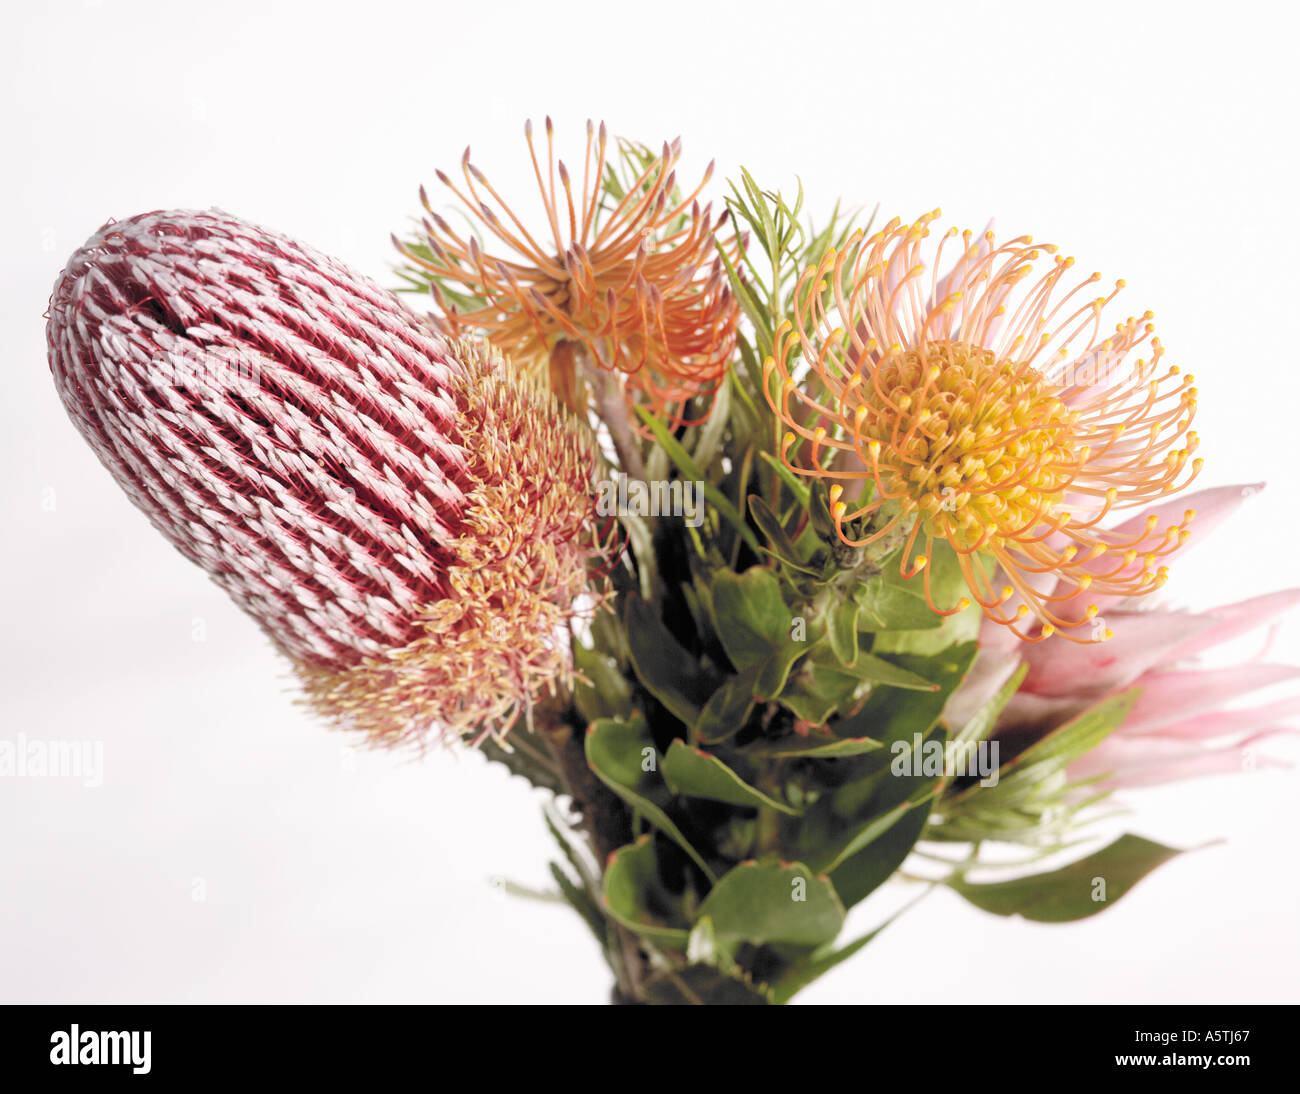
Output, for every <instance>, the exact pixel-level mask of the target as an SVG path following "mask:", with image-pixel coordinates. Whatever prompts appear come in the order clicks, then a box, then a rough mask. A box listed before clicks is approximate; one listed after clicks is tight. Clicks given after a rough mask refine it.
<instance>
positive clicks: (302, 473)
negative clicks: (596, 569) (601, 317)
mask: <svg viewBox="0 0 1300 1094" xmlns="http://www.w3.org/2000/svg"><path fill="white" fill-rule="evenodd" d="M47 340H48V348H49V360H50V368H51V371H52V373H53V375H54V380H55V383H56V385H57V387H58V390H59V394H60V396H61V398H62V400H63V403H64V406H65V407H66V409H67V411H68V414H69V415H70V416H71V418H72V420H73V422H74V424H75V425H76V426H77V428H78V430H79V431H80V432H81V433H82V435H83V436H84V437H85V439H86V440H87V441H88V442H89V443H90V445H91V447H92V448H93V449H94V450H95V453H96V454H97V455H98V456H99V458H100V460H101V462H103V464H104V465H105V466H106V467H107V468H108V469H109V471H110V472H111V473H112V474H113V477H114V478H115V479H116V480H117V482H118V484H119V485H120V486H121V487H122V488H123V489H124V490H125V491H126V493H127V495H128V496H129V497H130V498H131V500H132V501H133V502H134V503H135V504H136V505H137V506H138V507H139V508H141V509H142V510H144V512H145V513H146V514H147V515H148V517H149V518H150V520H151V521H152V522H153V523H154V525H155V526H156V527H157V528H158V529H159V530H160V531H161V532H162V533H163V534H164V535H165V536H166V537H167V538H168V539H169V540H170V541H171V542H172V544H173V545H174V546H175V547H176V548H177V549H178V550H180V551H181V553H182V554H184V555H185V556H186V557H188V558H189V559H191V560H192V561H194V562H196V563H197V564H198V565H199V566H201V567H202V568H203V569H204V570H206V571H207V572H208V574H209V575H210V576H211V577H212V579H213V580H214V581H215V582H216V583H217V584H218V585H220V586H221V587H222V588H224V589H225V590H226V591H227V592H228V593H229V594H230V595H231V596H232V597H233V598H234V600H235V602H236V603H237V604H239V606H240V607H241V608H243V609H244V610H245V611H246V612H248V614H249V615H251V616H252V617H253V618H254V619H255V620H256V621H257V622H258V623H259V624H260V625H261V626H262V627H263V629H264V630H265V631H266V632H267V634H269V635H270V637H271V638H272V640H273V641H274V642H275V644H276V645H277V646H278V647H279V648H280V650H282V651H283V652H284V653H285V654H286V655H287V656H288V657H289V658H290V659H291V661H292V662H293V664H294V666H295V667H296V669H297V671H298V673H299V675H300V677H301V678H302V680H303V682H304V685H305V689H306V693H307V696H308V698H309V700H310V702H311V703H312V705H314V706H315V707H316V708H317V709H318V710H320V711H322V712H324V713H326V714H327V715H329V716H331V717H332V718H334V719H335V720H337V721H338V722H339V723H340V724H343V725H345V726H348V727H351V728H357V729H361V730H365V731H366V732H368V733H369V734H371V735H372V737H373V738H375V739H377V740H383V741H394V740H409V739H421V738H423V737H424V736H425V735H426V734H427V733H429V732H433V733H435V734H440V735H469V736H473V737H475V738H481V737H482V736H484V735H486V734H494V735H500V734H501V733H503V732H504V731H505V729H507V728H508V727H509V726H510V724H511V723H512V722H513V721H514V719H515V717H516V716H517V714H518V713H519V712H520V711H521V710H523V709H526V708H527V707H528V706H529V705H530V704H531V703H532V702H533V701H534V700H535V699H536V698H537V697H538V695H539V694H540V692H541V691H542V690H543V689H544V688H545V687H547V686H548V685H549V684H550V683H551V681H552V680H554V679H556V678H557V677H558V678H561V679H563V678H564V677H565V676H566V674H567V673H568V671H569V667H568V660H567V659H568V651H567V643H566V642H565V641H564V636H563V632H564V630H565V627H566V625H567V624H568V623H569V621H570V619H571V617H572V616H573V615H574V613H575V612H576V611H578V610H579V605H581V604H582V603H583V602H584V601H586V602H590V597H587V596H586V595H585V592H586V588H587V570H588V566H587V564H588V561H589V559H590V558H591V557H592V555H593V553H594V551H595V545H594V543H593V540H592V531H591V523H590V520H589V518H590V515H591V508H592V507H591V500H590V481H591V475H592V472H593V454H592V450H591V448H590V447H589V445H588V442H587V440H586V439H585V438H584V437H583V435H582V434H581V433H580V432H579V430H578V428H577V427H576V426H574V425H572V424H570V423H569V422H567V421H566V420H565V419H563V418H562V417H560V415H559V412H558V411H557V410H556V408H555V407H554V405H553V403H552V401H551V399H550V397H549V396H548V395H546V394H545V393H543V392H541V391H539V390H538V389H537V387H536V386H535V385H532V384H530V383H528V382H526V381H524V380H522V379H520V378H518V377H516V376H514V375H513V374H512V373H510V372H509V371H508V370H507V369H506V368H505V366H504V364H503V362H502V361H501V360H500V358H499V356H498V355H495V354H492V353H490V352H487V351H486V350H484V349H482V348H476V347H472V346H470V345H468V344H460V345H457V344H454V343H451V342H448V341H445V340H444V339H442V338H440V337H438V336H436V335H435V334H433V333H432V332H431V331H430V330H428V329H427V328H426V327H425V326H424V325H423V324H422V323H421V322H420V321H418V320H417V319H416V318H415V317H414V316H413V315H412V314H411V313H410V312H409V311H407V310H406V309H405V308H404V307H403V306H402V305H401V304H400V303H398V302H397V301H396V300H395V298H393V297H392V296H391V295H390V294H388V293H387V292H385V291H384V290H382V289H380V288H378V287H377V286H375V285H374V284H372V283H371V282H369V281H367V280H365V279H363V278H360V277H358V276H356V275H355V274H353V273H351V272H350V271H349V270H348V269H347V268H346V267H344V266H343V265H341V264H340V263H338V262H335V261H334V260H332V259H330V258H327V257H325V256H324V255H321V254H319V253H317V252H315V251H313V250H310V249H309V248H307V247H304V246H301V245H299V244H297V243H295V242H293V241H292V240H289V239H286V238H284V237H283V236H280V235H276V234H274V233H272V232H267V231H264V230H262V229H260V228H257V227H255V226H253V225H250V224H247V223H245V222H243V221H240V220H237V219H235V218H234V217H230V216H226V215H224V214H221V213H216V212H212V213H197V212H164V213H151V214H147V215H144V216H139V217H135V218H133V219H131V220H127V221H123V222H120V223H110V224H108V225H107V226H105V227H104V228H103V229H101V230H100V231H99V232H98V233H97V234H96V235H94V236H92V237H91V239H90V240H89V241H88V242H87V243H86V245H85V246H84V247H83V248H82V249H81V250H80V251H78V252H77V253H76V254H75V255H74V256H73V257H72V259H71V260H70V261H69V263H68V265H67V268H66V269H65V270H64V271H63V273H62V275H61V276H60V278H59V280H58V283H57V284H56V286H55V289H54V293H53V297H52V299H51V302H50V311H49V323H48V327H47Z"/></svg>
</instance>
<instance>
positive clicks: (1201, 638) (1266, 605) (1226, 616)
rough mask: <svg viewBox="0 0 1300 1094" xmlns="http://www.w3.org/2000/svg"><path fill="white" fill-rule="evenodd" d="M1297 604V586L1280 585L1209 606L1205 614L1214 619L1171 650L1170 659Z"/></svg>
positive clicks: (1240, 631) (1257, 624) (1229, 636)
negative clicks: (1202, 629)
mask: <svg viewBox="0 0 1300 1094" xmlns="http://www.w3.org/2000/svg"><path fill="white" fill-rule="evenodd" d="M1296 604H1300V589H1283V590H1281V591H1280V592H1276V593H1268V594H1266V595H1264V596H1255V597H1251V598H1250V599H1249V600H1239V601H1238V602H1237V603H1235V604H1225V605H1223V606H1222V607H1219V608H1213V609H1211V610H1210V611H1208V612H1206V613H1205V614H1206V615H1207V616H1209V617H1212V618H1213V619H1214V621H1215V622H1214V626H1212V627H1210V628H1209V629H1208V630H1205V631H1202V632H1201V633H1200V634H1198V635H1197V636H1196V637H1195V638H1193V639H1191V640H1190V641H1188V642H1185V643H1183V644H1182V645H1181V646H1179V647H1177V648H1176V649H1174V650H1172V651H1171V653H1170V658H1171V660H1180V661H1181V660H1184V659H1186V658H1188V657H1195V656H1196V655H1197V654H1198V653H1201V652H1202V651H1204V650H1207V649H1210V648H1211V647H1212V646H1218V645H1220V644H1222V643H1224V642H1228V641H1231V640H1232V639H1234V638H1237V637H1239V636H1241V635H1243V634H1247V633H1249V632H1250V631H1252V630H1254V629H1255V628H1256V627H1260V626H1263V625H1264V624H1265V623H1269V622H1271V621H1272V620H1274V619H1276V618H1277V617H1278V616H1279V615H1281V614H1282V613H1283V612H1287V611H1290V610H1291V608H1293V607H1295V605H1296Z"/></svg>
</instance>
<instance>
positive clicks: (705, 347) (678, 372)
mask: <svg viewBox="0 0 1300 1094" xmlns="http://www.w3.org/2000/svg"><path fill="white" fill-rule="evenodd" d="M525 136H526V139H527V142H528V152H529V156H530V158H531V160H532V170H533V175H534V177H535V178H536V180H537V186H538V189H539V191H540V194H541V204H542V210H543V213H544V221H543V222H542V223H543V225H544V226H543V227H542V228H541V230H540V231H539V232H538V233H537V234H534V232H533V231H530V229H529V227H527V226H526V223H525V220H524V219H523V217H521V216H520V215H519V214H518V213H516V212H515V211H514V210H512V209H511V207H510V206H509V205H508V204H507V203H506V201H505V200H504V198H502V196H501V195H500V194H499V193H498V192H497V191H496V189H495V188H494V187H493V186H492V184H491V183H490V182H489V181H488V179H487V176H486V175H484V173H483V172H482V171H481V170H479V168H478V167H477V166H475V165H474V164H473V163H472V162H471V160H470V153H469V149H468V148H467V149H466V150H465V155H464V157H463V158H462V160H461V173H462V175H463V184H457V183H456V182H454V181H453V180H452V179H451V178H450V177H448V176H447V175H446V174H445V173H443V172H441V171H439V172H438V178H439V180H440V181H441V182H442V183H443V184H444V185H445V186H447V187H448V188H449V189H450V190H451V191H452V193H453V194H454V195H455V197H456V198H457V199H458V200H459V202H460V203H461V205H462V206H463V211H464V212H465V213H467V214H468V216H469V217H470V218H472V220H473V221H475V222H477V223H476V225H475V228H476V229H478V228H481V229H482V230H483V231H484V232H485V233H486V235H487V236H488V237H489V242H484V241H482V240H481V239H480V238H479V237H478V236H477V235H475V234H462V232H461V231H458V230H457V229H456V228H454V227H453V226H452V225H451V224H450V223H448V221H447V220H446V219H444V218H443V217H442V216H441V215H439V214H438V213H437V212H436V211H435V209H434V207H433V205H432V203H431V202H430V200H429V196H428V194H427V192H426V191H425V190H424V189H423V188H421V191H420V199H421V202H422V203H423V205H424V208H425V211H426V213H427V216H426V218H425V220H424V224H423V226H424V232H425V238H424V240H422V241H420V242H402V241H400V240H397V239H396V238H395V239H394V243H395V244H396V245H397V247H398V249H399V250H400V251H401V252H402V253H403V254H404V255H405V256H406V258H407V259H409V260H410V262H411V263H413V265H414V269H413V270H412V271H409V272H410V273H412V274H413V275H414V279H415V280H416V281H418V282H419V283H427V284H428V285H429V287H430V289H431V291H432V294H433V298H434V301H435V303H436V306H437V313H438V314H437V316H436V321H438V322H440V323H441V324H442V326H443V327H444V328H445V329H446V330H447V331H448V332H449V333H451V334H454V335H458V336H464V335H468V334H471V333H479V332H482V333H485V334H486V335H487V336H488V337H489V338H490V339H491V341H492V343H493V345H495V346H496V347H497V348H498V349H500V350H501V352H502V353H504V354H506V356H507V357H508V358H509V359H510V361H511V362H512V364H514V365H515V366H516V367H518V368H520V369H521V370H525V371H537V372H544V373H546V374H548V375H549V377H550V380H551V384H552V387H553V389H554V390H555V391H556V392H557V394H558V395H559V397H560V398H561V399H562V401H564V402H565V403H566V404H567V405H569V406H571V407H574V408H583V409H585V406H586V394H585V392H584V385H585V383H586V382H587V380H591V381H593V382H594V384H595V385H596V386H598V387H599V386H601V385H603V383H604V381H603V380H601V379H600V377H599V375H598V374H593V373H591V369H596V370H604V371H605V372H609V373H619V374H622V375H623V376H624V377H625V381H624V393H625V395H626V396H627V397H628V398H629V399H632V398H636V397H637V396H638V395H639V396H642V397H644V399H645V400H646V401H647V402H649V403H650V404H651V405H652V406H653V407H654V408H656V410H657V411H658V412H660V413H662V414H664V415H666V416H667V417H669V418H671V419H672V420H673V421H674V422H678V423H680V422H681V421H682V420H683V419H682V413H681V407H682V404H683V403H684V402H685V401H686V400H688V399H690V398H692V397H693V396H695V395H698V394H700V393H702V392H708V391H711V390H713V389H714V388H716V386H717V385H718V384H719V383H720V382H721V381H722V378H723V376H724V374H725V372H726V369H727V366H728V364H729V363H730V360H731V356H732V353H733V351H734V349H735V345H736V324H737V320H738V317H739V310H738V307H737V305H736V301H735V299H734V298H733V297H732V295H731V291H730V288H729V287H728V284H727V278H726V275H725V270H724V268H723V265H722V263H721V261H719V258H718V253H717V245H716V242H715V239H716V236H715V233H716V231H717V230H718V229H719V228H720V227H721V226H722V224H723V222H724V220H725V219H726V214H725V213H724V214H723V215H722V217H720V218H718V220H717V221H716V222H715V221H714V219H713V217H712V214H711V212H710V210H709V207H707V206H705V207H704V208H701V207H700V204H699V202H698V200H697V199H698V196H699V194H700V191H701V190H702V189H703V188H704V186H705V184H706V183H707V182H708V180H709V178H710V176H711V174H712V170H713V168H712V165H711V164H710V166H709V169H708V170H707V171H706V172H705V175H704V178H703V180H702V181H701V182H700V184H699V186H697V187H696V188H695V190H694V191H692V192H691V193H690V194H687V195H685V196H683V195H681V194H680V193H679V192H678V189H677V174H676V166H677V160H678V158H679V157H680V155H681V142H680V141H674V142H673V143H671V144H667V143H666V144H664V146H663V149H662V151H661V152H660V154H659V155H658V156H655V155H653V154H652V153H650V152H648V151H647V150H645V149H642V148H640V147H639V146H635V145H630V144H623V145H621V147H620V148H616V149H611V148H610V147H609V139H608V136H607V133H606V129H605V125H604V123H603V122H602V123H601V124H600V126H599V128H597V127H595V126H593V125H592V123H590V122H588V123H587V142H586V151H585V152H584V154H583V160H582V164H581V168H580V170H575V171H570V169H569V167H568V166H567V165H566V164H565V163H564V161H562V160H557V159H556V155H555V145H554V139H553V131H552V125H551V120H550V119H549V118H547V120H546V149H545V154H544V155H541V156H539V154H538V149H537V147H536V145H535V143H534V140H533V131H532V123H531V122H530V123H528V125H527V127H526V129H525ZM620 159H621V160H624V161H626V163H627V164H629V165H630V167H631V171H630V177H627V178H624V179H621V180H620V178H619V173H618V171H617V169H616V165H617V163H618V162H619V161H620ZM579 175H580V176H581V189H580V190H578V189H577V187H578V185H579V177H578V176H579ZM728 246H729V247H730V248H731V249H732V251H733V254H734V249H735V246H736V243H735V241H734V240H732V241H731V242H730V243H729V244H728ZM494 247H499V248H500V249H501V252H500V253H494V250H493V248H494ZM584 365H587V366H589V367H588V368H587V369H584V367H583V366H584ZM596 394H597V398H598V399H599V398H600V393H599V392H597V393H596Z"/></svg>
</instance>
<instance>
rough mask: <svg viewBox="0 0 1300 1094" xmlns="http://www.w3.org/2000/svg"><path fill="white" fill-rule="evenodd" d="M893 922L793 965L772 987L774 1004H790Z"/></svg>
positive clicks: (890, 921) (825, 948)
mask: <svg viewBox="0 0 1300 1094" xmlns="http://www.w3.org/2000/svg"><path fill="white" fill-rule="evenodd" d="M893 921H894V920H893V918H892V917H891V918H890V919H888V920H886V921H885V922H884V923H882V924H881V925H880V926H879V927H877V928H876V929H875V930H874V931H868V932H867V933H866V934H864V935H863V936H862V937H861V938H855V939H854V940H853V941H852V942H849V943H847V944H846V945H844V946H840V947H839V948H838V949H836V948H835V947H833V946H829V945H827V946H823V947H821V948H820V949H818V950H817V951H815V952H814V953H811V954H809V955H808V957H807V958H806V959H804V960H803V961H799V962H797V963H796V964H794V965H791V966H790V968H788V969H786V970H785V972H783V973H782V974H781V975H780V976H779V977H778V978H777V980H776V982H775V983H774V984H773V985H772V1002H773V1003H777V1004H782V1003H788V1002H790V1000H791V999H792V998H793V997H794V995H795V994H796V993H797V992H800V991H802V990H803V989H804V988H806V987H807V986H808V985H809V984H811V983H812V982H813V981H814V980H816V979H817V978H818V977H820V976H822V975H824V974H825V973H828V972H830V971H831V969H833V968H835V966H836V965H839V964H840V963H841V962H844V961H847V960H848V959H849V958H850V957H852V956H853V955H854V954H855V953H857V952H858V951H859V950H861V949H863V948H864V947H866V946H867V945H868V944H869V943H870V942H872V941H873V940H874V939H875V937H876V936H877V935H878V934H880V932H881V931H883V930H884V929H885V928H886V927H888V926H889V924H890V923H892V922H893Z"/></svg>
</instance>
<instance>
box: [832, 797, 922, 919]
mask: <svg viewBox="0 0 1300 1094" xmlns="http://www.w3.org/2000/svg"><path fill="white" fill-rule="evenodd" d="M933 807H934V800H933V799H932V798H931V799H928V800H926V801H923V802H921V803H920V804H919V805H915V806H913V807H912V808H911V809H908V810H906V811H904V812H903V814H902V815H901V816H898V817H896V818H894V820H893V823H891V824H889V825H887V826H885V829H884V831H883V832H881V833H880V835H878V836H877V837H876V838H875V839H874V840H872V841H871V842H869V843H868V844H867V845H866V846H865V847H863V849H862V850H860V851H858V852H857V853H856V854H853V855H849V856H848V857H847V858H845V859H844V860H843V861H842V862H841V863H840V864H839V865H838V866H837V867H835V869H834V871H832V873H831V883H832V884H833V885H834V886H835V891H836V892H837V893H839V895H840V900H842V901H843V902H844V906H845V907H846V908H852V907H853V905H855V904H857V903H858V902H859V901H861V900H864V899H865V898H866V897H868V896H870V895H871V894H872V893H873V892H875V890H876V889H877V888H879V887H880V886H881V885H883V884H884V883H885V882H886V881H888V880H889V879H890V878H891V877H893V876H894V872H895V871H896V870H897V869H898V868H899V867H900V866H902V865H903V863H904V861H906V859H907V856H908V855H909V854H911V853H912V848H913V847H915V846H916V841H917V840H918V839H920V838H921V833H922V832H923V831H924V830H925V822H926V820H928V819H929V816H930V810H931V809H932V808H933Z"/></svg>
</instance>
